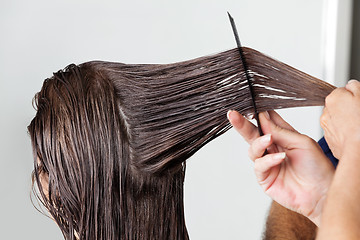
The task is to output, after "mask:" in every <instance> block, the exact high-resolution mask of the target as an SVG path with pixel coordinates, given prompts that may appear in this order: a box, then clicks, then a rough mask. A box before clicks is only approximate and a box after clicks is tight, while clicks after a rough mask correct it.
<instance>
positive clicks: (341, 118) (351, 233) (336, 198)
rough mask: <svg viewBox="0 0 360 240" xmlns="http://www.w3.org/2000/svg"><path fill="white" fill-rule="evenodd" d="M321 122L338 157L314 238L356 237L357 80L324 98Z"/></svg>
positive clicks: (359, 191) (359, 232)
mask: <svg viewBox="0 0 360 240" xmlns="http://www.w3.org/2000/svg"><path fill="white" fill-rule="evenodd" d="M321 126H322V127H323V129H324V133H325V138H326V141H328V143H329V147H330V149H331V150H332V152H333V153H334V155H335V157H337V158H338V159H339V164H338V167H337V170H336V173H335V176H334V180H333V182H332V184H331V187H330V190H329V192H328V196H327V200H326V203H325V206H324V210H323V213H322V221H321V228H320V230H319V234H318V239H360V205H359V199H360V83H359V82H357V81H350V82H349V83H348V84H347V85H346V87H345V88H338V89H336V90H334V91H333V92H332V93H331V94H330V95H329V96H328V97H327V98H326V104H325V108H324V112H323V115H322V116H321Z"/></svg>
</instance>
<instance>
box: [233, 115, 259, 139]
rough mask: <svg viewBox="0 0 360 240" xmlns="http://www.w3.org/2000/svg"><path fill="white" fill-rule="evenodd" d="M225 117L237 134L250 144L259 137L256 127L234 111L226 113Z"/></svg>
mask: <svg viewBox="0 0 360 240" xmlns="http://www.w3.org/2000/svg"><path fill="white" fill-rule="evenodd" d="M227 117H228V119H229V121H230V123H231V125H232V126H233V127H234V128H235V129H236V131H237V132H238V133H240V135H241V136H242V137H243V138H244V139H245V141H247V142H248V143H249V144H251V143H252V142H253V141H254V140H255V139H256V138H258V137H259V132H258V129H257V127H256V126H255V125H254V124H252V123H251V122H249V121H248V120H246V119H245V118H244V117H243V116H242V115H241V114H240V113H238V112H237V111H234V110H230V111H228V113H227Z"/></svg>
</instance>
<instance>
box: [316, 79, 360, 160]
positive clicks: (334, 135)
mask: <svg viewBox="0 0 360 240" xmlns="http://www.w3.org/2000/svg"><path fill="white" fill-rule="evenodd" d="M320 123H321V127H322V128H323V129H324V132H325V134H324V135H325V139H326V141H327V143H328V144H329V147H330V149H331V151H332V152H333V154H334V156H335V157H336V158H338V159H340V160H341V159H342V156H343V154H344V152H346V151H347V152H354V151H353V150H354V149H349V148H354V147H356V148H359V146H360V82H358V81H356V80H351V81H349V82H348V84H347V85H346V86H345V88H337V89H335V90H334V91H333V92H332V93H331V94H330V95H329V96H328V97H327V98H326V101H325V108H324V111H323V114H322V116H321V118H320Z"/></svg>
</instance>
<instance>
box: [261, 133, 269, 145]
mask: <svg viewBox="0 0 360 240" xmlns="http://www.w3.org/2000/svg"><path fill="white" fill-rule="evenodd" d="M270 139H271V134H266V135H264V136H262V137H261V140H260V141H261V142H262V143H264V144H265V143H268V142H270Z"/></svg>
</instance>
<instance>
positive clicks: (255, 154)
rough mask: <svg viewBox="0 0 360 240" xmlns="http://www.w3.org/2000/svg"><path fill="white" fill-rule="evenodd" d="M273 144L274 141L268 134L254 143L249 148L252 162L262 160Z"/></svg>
mask: <svg viewBox="0 0 360 240" xmlns="http://www.w3.org/2000/svg"><path fill="white" fill-rule="evenodd" d="M271 144H272V139H271V135H270V134H266V135H264V136H261V137H259V138H257V139H255V140H254V141H253V143H252V144H251V145H250V147H249V152H248V154H249V157H250V159H251V160H253V161H255V159H257V158H260V157H262V156H263V155H264V152H265V150H266V149H267V148H268V147H270V145H271Z"/></svg>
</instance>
